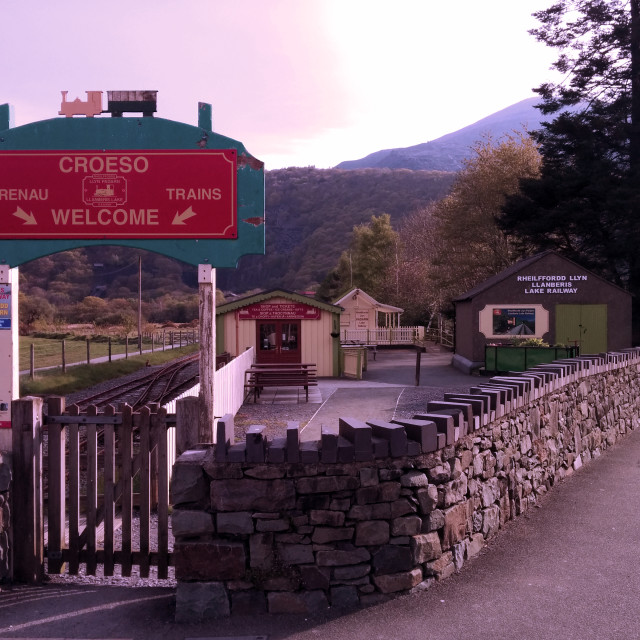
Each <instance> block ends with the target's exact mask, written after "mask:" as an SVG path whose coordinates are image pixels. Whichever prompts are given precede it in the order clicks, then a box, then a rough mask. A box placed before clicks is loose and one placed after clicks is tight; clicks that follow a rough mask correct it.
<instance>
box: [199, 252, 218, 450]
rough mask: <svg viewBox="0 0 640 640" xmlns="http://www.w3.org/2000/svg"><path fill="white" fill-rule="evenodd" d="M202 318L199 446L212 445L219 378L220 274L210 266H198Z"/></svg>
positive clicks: (200, 313)
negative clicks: (217, 324) (217, 305)
mask: <svg viewBox="0 0 640 640" xmlns="http://www.w3.org/2000/svg"><path fill="white" fill-rule="evenodd" d="M198 293H199V301H198V306H199V315H200V417H199V424H198V442H199V443H207V444H209V443H212V442H213V441H214V439H213V433H214V429H213V421H214V415H213V414H214V412H213V391H214V382H215V376H216V270H215V269H214V268H213V267H212V266H211V265H210V264H199V265H198Z"/></svg>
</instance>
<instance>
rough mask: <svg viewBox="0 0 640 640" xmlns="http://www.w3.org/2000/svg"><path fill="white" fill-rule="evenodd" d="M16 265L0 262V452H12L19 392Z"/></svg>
mask: <svg viewBox="0 0 640 640" xmlns="http://www.w3.org/2000/svg"><path fill="white" fill-rule="evenodd" d="M19 344H20V343H19V335H18V268H17V267H15V268H13V269H11V268H10V267H9V266H7V265H0V359H1V360H0V363H1V366H0V451H11V448H12V439H11V401H12V400H17V399H18V397H19V393H20V360H19Z"/></svg>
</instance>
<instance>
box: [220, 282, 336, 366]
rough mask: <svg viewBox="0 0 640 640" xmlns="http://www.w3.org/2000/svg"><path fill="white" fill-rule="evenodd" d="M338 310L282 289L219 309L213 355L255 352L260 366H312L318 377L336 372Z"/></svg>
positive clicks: (263, 293) (239, 300) (241, 299)
mask: <svg viewBox="0 0 640 640" xmlns="http://www.w3.org/2000/svg"><path fill="white" fill-rule="evenodd" d="M342 311H343V309H342V307H340V306H337V305H333V304H327V303H324V302H320V301H318V300H315V299H314V298H310V297H308V296H305V295H301V294H298V293H292V292H290V291H285V290H282V289H274V290H271V291H265V292H262V293H259V294H256V295H251V296H247V297H245V298H240V299H238V300H234V301H233V302H228V303H226V304H221V305H218V307H217V309H216V351H217V352H218V353H222V352H225V351H226V352H228V353H230V354H231V355H232V356H233V357H235V356H237V355H239V354H240V353H242V352H243V351H245V350H246V349H248V348H249V347H254V348H255V353H256V362H258V363H273V364H284V363H302V362H305V363H313V364H315V365H316V367H317V371H318V376H321V377H322V376H325V377H336V376H338V375H339V373H340V315H341V313H342Z"/></svg>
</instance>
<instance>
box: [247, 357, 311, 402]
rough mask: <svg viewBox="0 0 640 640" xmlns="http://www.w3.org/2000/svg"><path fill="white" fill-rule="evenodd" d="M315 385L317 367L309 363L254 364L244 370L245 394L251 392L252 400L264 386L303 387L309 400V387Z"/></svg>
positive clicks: (256, 397) (256, 398)
mask: <svg viewBox="0 0 640 640" xmlns="http://www.w3.org/2000/svg"><path fill="white" fill-rule="evenodd" d="M317 385H318V372H317V368H316V365H315V364H311V363H284V364H270V363H266V364H254V365H252V366H251V367H250V368H249V369H247V370H246V372H245V382H244V388H245V394H246V396H247V397H248V395H249V394H250V393H253V401H254V402H257V400H258V397H259V396H260V393H261V392H262V390H263V389H264V388H265V387H300V388H303V389H304V390H305V396H306V401H307V402H309V387H315V386H317Z"/></svg>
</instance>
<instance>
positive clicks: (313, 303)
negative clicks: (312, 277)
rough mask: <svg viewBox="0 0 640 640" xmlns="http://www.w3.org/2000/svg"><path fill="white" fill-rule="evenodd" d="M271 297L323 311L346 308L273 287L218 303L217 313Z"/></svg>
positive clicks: (335, 311)
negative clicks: (231, 300)
mask: <svg viewBox="0 0 640 640" xmlns="http://www.w3.org/2000/svg"><path fill="white" fill-rule="evenodd" d="M271 298H286V299H287V300H292V301H293V302H300V303H302V304H308V305H309V306H310V307H317V308H318V309H321V310H322V311H328V312H329V313H342V312H343V311H344V309H343V308H342V307H339V306H337V305H335V304H328V303H326V302H320V300H316V299H315V298H310V297H309V296H305V295H303V294H301V293H294V292H293V291H285V290H284V289H271V290H270V291H261V292H260V293H255V294H253V295H251V296H247V297H246V298H240V299H239V300H234V301H233V302H227V303H225V304H221V305H218V306H217V308H216V315H219V314H223V313H229V311H235V310H236V309H242V308H243V307H248V306H249V305H252V304H256V303H257V302H265V301H266V300H270V299H271Z"/></svg>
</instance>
